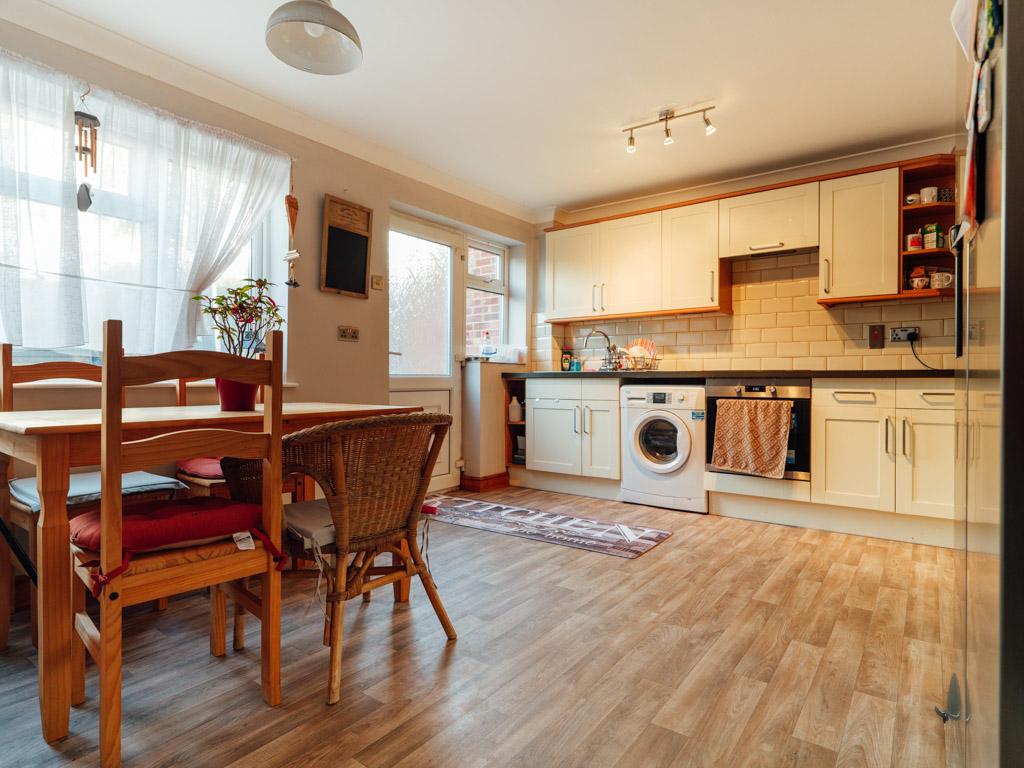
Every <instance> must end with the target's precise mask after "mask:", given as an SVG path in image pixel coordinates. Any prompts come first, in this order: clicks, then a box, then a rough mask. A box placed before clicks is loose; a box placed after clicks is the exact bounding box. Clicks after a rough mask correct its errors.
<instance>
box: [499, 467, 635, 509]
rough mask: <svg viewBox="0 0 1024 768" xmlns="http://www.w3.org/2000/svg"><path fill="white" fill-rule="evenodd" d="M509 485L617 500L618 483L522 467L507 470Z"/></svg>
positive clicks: (616, 481)
mask: <svg viewBox="0 0 1024 768" xmlns="http://www.w3.org/2000/svg"><path fill="white" fill-rule="evenodd" d="M508 479H509V483H510V484H511V485H513V486H518V487H520V488H535V489H536V490H538V491H552V492H554V493H569V494H572V495H574V496H590V497H591V498H594V499H609V500H610V501H618V500H619V481H618V480H604V479H601V478H598V477H578V476H576V475H560V474H558V473H556V472H536V471H534V470H532V469H524V468H523V467H509V468H508Z"/></svg>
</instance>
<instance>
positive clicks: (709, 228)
mask: <svg viewBox="0 0 1024 768" xmlns="http://www.w3.org/2000/svg"><path fill="white" fill-rule="evenodd" d="M718 268H719V263H718V201H717V200H712V201H710V202H707V203H698V204H697V205H686V206H683V207H682V208H671V209H669V210H667V211H664V212H663V214H662V220H661V303H662V306H663V307H664V308H665V309H693V308H698V307H714V306H717V305H718V302H719V300H720V296H719V295H718V292H719V285H718V283H719V274H718Z"/></svg>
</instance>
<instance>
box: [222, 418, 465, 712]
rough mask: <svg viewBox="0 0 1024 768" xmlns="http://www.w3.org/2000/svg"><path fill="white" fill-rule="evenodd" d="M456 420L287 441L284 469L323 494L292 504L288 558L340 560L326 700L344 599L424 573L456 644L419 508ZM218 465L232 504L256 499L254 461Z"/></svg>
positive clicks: (317, 433)
mask: <svg viewBox="0 0 1024 768" xmlns="http://www.w3.org/2000/svg"><path fill="white" fill-rule="evenodd" d="M451 421H452V419H451V416H448V415H446V414H436V413H411V414H401V415H396V416H372V417H369V418H364V419H353V420H352V421H343V422H335V423H331V424H323V425H320V426H316V427H310V428H309V429H305V430H302V431H300V432H294V433H292V434H290V435H288V436H287V437H286V438H285V439H284V447H283V459H282V464H283V468H284V471H285V472H301V473H303V474H306V475H309V476H310V477H312V478H313V479H314V480H315V481H316V483H317V485H319V486H320V489H321V490H322V491H323V494H324V497H325V498H323V499H319V500H316V501H306V502H302V503H300V504H289V505H288V506H287V507H285V524H286V526H287V528H288V541H287V543H286V548H287V551H288V552H289V554H291V555H292V556H295V557H304V558H306V559H310V560H312V559H314V558H315V557H322V556H324V555H327V556H333V559H334V565H333V567H332V568H330V569H328V572H327V584H328V588H327V593H328V594H327V615H328V619H327V620H328V626H327V628H326V631H325V634H326V642H327V644H329V645H330V647H331V653H330V667H329V674H328V682H327V703H328V704H335V703H337V702H338V700H339V698H340V693H341V656H342V653H341V650H342V649H341V644H342V632H343V626H344V617H345V601H347V600H351V599H352V598H354V597H357V596H360V595H363V594H368V593H369V592H370V591H371V590H373V589H377V588H378V587H383V586H386V585H388V584H394V583H397V582H398V581H400V580H403V579H408V578H411V577H413V576H419V578H420V580H421V581H422V583H423V589H424V590H425V591H426V593H427V597H428V598H429V599H430V604H431V605H432V606H433V607H434V611H435V613H436V614H437V618H438V619H439V620H440V622H441V626H442V627H443V628H444V632H445V634H446V635H447V636H448V639H449V640H455V639H456V634H455V627H454V626H452V622H451V619H449V618H448V614H447V613H446V612H445V609H444V605H443V603H442V602H441V597H440V595H439V594H438V592H437V587H436V586H435V585H434V580H433V578H431V575H430V571H429V570H428V569H427V566H426V564H425V563H424V562H423V556H422V555H421V553H420V550H419V547H418V546H417V544H416V531H417V527H418V524H419V520H420V510H421V508H422V507H423V500H424V499H425V498H426V495H427V488H428V486H429V484H430V477H431V474H432V473H433V469H434V464H435V463H436V462H437V456H438V453H439V452H440V450H441V445H442V444H443V443H444V437H445V434H446V433H447V431H448V427H449V426H450V425H451ZM221 463H222V464H223V466H224V476H225V478H226V479H227V482H228V487H229V488H230V489H231V497H232V499H237V500H241V501H246V500H251V499H255V498H257V497H258V489H259V487H260V484H261V482H263V468H262V466H261V465H260V464H259V463H258V462H254V461H245V460H241V459H224V461H223V462H221ZM314 540H315V541H316V542H317V543H316V545H315V546H314V543H313V542H314ZM403 544H404V546H403ZM314 550H316V551H315V552H314ZM384 553H390V554H391V558H392V560H391V565H377V564H376V559H377V557H378V556H379V555H381V554H384ZM350 558H351V559H350ZM236 642H237V641H236Z"/></svg>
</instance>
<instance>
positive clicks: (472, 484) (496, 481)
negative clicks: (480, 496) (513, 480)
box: [459, 472, 508, 493]
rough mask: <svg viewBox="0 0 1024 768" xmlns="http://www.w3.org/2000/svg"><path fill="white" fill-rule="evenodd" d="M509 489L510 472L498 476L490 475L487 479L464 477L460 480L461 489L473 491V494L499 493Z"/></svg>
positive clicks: (500, 473)
mask: <svg viewBox="0 0 1024 768" xmlns="http://www.w3.org/2000/svg"><path fill="white" fill-rule="evenodd" d="M507 487H508V472H499V473H498V474H496V475H488V476H487V477H471V476H470V475H463V476H462V478H461V479H460V480H459V488H461V489H462V490H464V491H472V492H473V493H486V492H487V491H497V490H500V489H502V488H507Z"/></svg>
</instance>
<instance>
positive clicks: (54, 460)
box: [36, 435, 73, 741]
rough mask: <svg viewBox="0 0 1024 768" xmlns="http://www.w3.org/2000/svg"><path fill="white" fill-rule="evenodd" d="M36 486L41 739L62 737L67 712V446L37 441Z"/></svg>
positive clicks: (58, 439) (54, 439)
mask: <svg viewBox="0 0 1024 768" xmlns="http://www.w3.org/2000/svg"><path fill="white" fill-rule="evenodd" d="M37 457H38V458H37V460H36V483H37V486H38V489H39V500H40V502H41V506H42V510H41V511H40V513H39V524H38V531H37V538H38V544H37V546H38V551H37V552H36V565H37V567H38V570H39V574H38V577H39V584H38V601H39V713H40V717H41V718H42V725H43V738H45V739H46V740H47V741H56V740H58V739H62V738H64V737H65V736H67V735H68V716H69V713H70V711H71V659H72V656H73V654H72V648H71V632H72V628H71V558H70V557H69V550H68V533H69V532H68V510H67V496H68V482H69V477H68V474H69V470H70V451H69V442H68V438H67V436H66V435H52V436H45V437H40V438H39V443H38V449H37Z"/></svg>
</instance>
